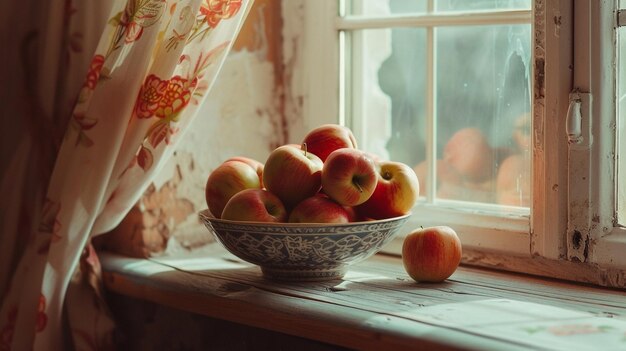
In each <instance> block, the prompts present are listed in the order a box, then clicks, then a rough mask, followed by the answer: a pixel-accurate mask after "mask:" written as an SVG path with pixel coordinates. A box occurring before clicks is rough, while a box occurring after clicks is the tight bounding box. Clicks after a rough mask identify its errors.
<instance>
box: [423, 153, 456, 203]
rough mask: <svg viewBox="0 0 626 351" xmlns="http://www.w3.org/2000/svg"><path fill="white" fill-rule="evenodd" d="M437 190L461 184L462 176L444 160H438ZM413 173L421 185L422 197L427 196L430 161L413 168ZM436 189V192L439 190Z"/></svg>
mask: <svg viewBox="0 0 626 351" xmlns="http://www.w3.org/2000/svg"><path fill="white" fill-rule="evenodd" d="M436 167H437V171H436V172H437V173H436V176H437V189H440V188H442V187H445V185H446V184H448V183H450V184H457V185H458V184H460V183H461V181H462V180H461V176H460V175H459V174H458V173H457V172H456V171H455V170H454V169H452V167H450V165H449V164H448V163H447V162H446V161H444V160H437V166H436ZM413 171H415V174H416V175H417V179H418V180H419V183H420V196H426V189H427V187H428V185H427V180H428V160H424V161H422V162H420V163H418V164H417V166H415V167H413ZM437 189H436V190H437Z"/></svg>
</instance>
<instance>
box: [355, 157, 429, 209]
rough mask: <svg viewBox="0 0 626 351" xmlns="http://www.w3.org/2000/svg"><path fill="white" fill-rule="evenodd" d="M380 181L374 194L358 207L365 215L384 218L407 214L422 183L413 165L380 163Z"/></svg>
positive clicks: (391, 162)
mask: <svg viewBox="0 0 626 351" xmlns="http://www.w3.org/2000/svg"><path fill="white" fill-rule="evenodd" d="M378 167H379V169H378V173H377V175H378V181H377V184H376V189H375V190H374V193H373V194H372V196H371V197H370V198H369V199H367V201H365V202H364V203H363V204H361V205H358V206H357V207H356V211H357V213H359V214H360V215H361V216H363V217H368V218H373V219H383V218H391V217H397V216H401V215H404V214H407V213H409V212H410V211H411V208H413V206H414V205H415V202H416V201H417V199H418V197H419V192H420V185H419V181H418V180H417V175H415V172H414V171H413V169H411V167H409V166H407V165H406V164H404V163H402V162H394V161H385V162H380V163H378Z"/></svg>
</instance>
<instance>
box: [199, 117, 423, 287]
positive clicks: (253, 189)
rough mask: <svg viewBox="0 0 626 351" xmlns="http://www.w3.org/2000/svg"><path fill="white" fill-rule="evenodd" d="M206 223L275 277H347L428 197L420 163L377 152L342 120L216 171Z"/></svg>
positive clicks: (210, 179) (219, 237)
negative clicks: (422, 195) (423, 194)
mask: <svg viewBox="0 0 626 351" xmlns="http://www.w3.org/2000/svg"><path fill="white" fill-rule="evenodd" d="M205 195H206V200H207V205H208V207H209V208H208V209H207V210H204V211H202V212H200V214H199V217H200V220H201V221H202V222H203V223H204V224H205V226H206V227H207V229H208V230H209V231H210V232H212V233H213V234H214V235H215V237H216V238H217V240H218V241H219V242H220V243H221V244H222V245H223V246H224V247H225V248H226V249H227V250H228V251H230V252H231V253H232V254H234V255H235V256H237V257H239V258H241V259H242V260H244V261H247V262H250V263H252V264H255V265H258V266H260V268H261V271H262V273H263V276H264V277H266V278H269V279H275V280H287V281H316V280H329V279H340V278H342V277H343V275H344V274H345V272H346V270H347V268H348V267H349V265H352V264H355V263H357V262H359V261H362V260H364V259H366V258H368V257H370V256H371V255H373V254H375V253H377V252H378V251H379V250H380V249H381V248H382V247H383V246H384V245H385V244H386V243H388V242H389V241H390V240H391V239H392V238H393V236H394V235H395V234H396V233H398V232H399V231H400V229H401V228H402V226H403V224H404V223H405V222H406V221H407V219H408V218H409V216H410V210H411V208H412V207H413V206H414V204H415V202H416V201H417V198H418V195H419V182H418V179H417V176H416V174H415V172H414V171H413V169H411V168H410V167H409V166H407V165H405V164H403V163H400V162H393V161H383V160H381V159H380V158H377V157H373V156H371V154H368V153H366V152H364V151H361V150H359V149H358V148H357V146H356V141H355V139H354V136H353V134H352V132H351V131H350V130H349V129H348V128H346V127H343V126H339V125H334V124H330V125H323V126H320V127H318V128H316V129H313V130H312V131H310V132H309V133H308V134H307V136H306V137H305V139H304V140H303V142H302V144H300V145H295V144H288V145H283V146H280V147H278V148H276V149H275V150H274V151H272V152H271V153H270V155H269V157H268V158H267V160H266V162H265V163H264V164H263V163H261V162H259V161H256V160H253V159H250V158H246V157H234V158H231V159H228V160H226V161H224V162H223V163H222V164H221V165H220V166H218V167H217V168H216V169H215V170H213V171H212V172H211V174H210V175H209V177H208V180H207V184H206V188H205Z"/></svg>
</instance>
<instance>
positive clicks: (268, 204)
mask: <svg viewBox="0 0 626 351" xmlns="http://www.w3.org/2000/svg"><path fill="white" fill-rule="evenodd" d="M222 219H228V220H231V221H244V222H284V221H285V220H286V219H287V209H285V206H284V205H283V203H282V202H281V201H280V199H279V198H278V197H277V196H276V195H274V194H272V193H270V192H269V191H267V190H265V189H246V190H242V191H240V192H238V193H237V194H235V196H233V197H231V198H230V200H228V203H227V204H226V206H225V207H224V212H222Z"/></svg>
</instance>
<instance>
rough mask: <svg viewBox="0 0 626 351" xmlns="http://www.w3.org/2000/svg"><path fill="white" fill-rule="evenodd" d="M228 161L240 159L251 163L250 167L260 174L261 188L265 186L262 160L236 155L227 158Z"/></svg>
mask: <svg viewBox="0 0 626 351" xmlns="http://www.w3.org/2000/svg"><path fill="white" fill-rule="evenodd" d="M227 161H239V162H243V163H246V164H248V165H250V167H252V168H254V169H255V170H256V174H258V175H259V180H260V181H261V188H263V164H262V163H261V162H259V161H257V160H255V159H252V158H249V157H244V156H234V157H231V158H229V159H227V160H226V161H225V162H227Z"/></svg>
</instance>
